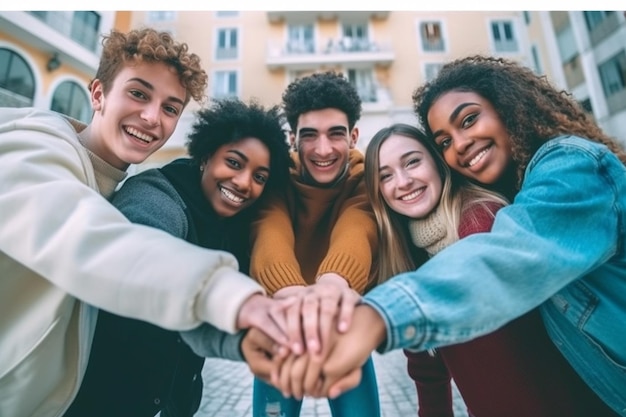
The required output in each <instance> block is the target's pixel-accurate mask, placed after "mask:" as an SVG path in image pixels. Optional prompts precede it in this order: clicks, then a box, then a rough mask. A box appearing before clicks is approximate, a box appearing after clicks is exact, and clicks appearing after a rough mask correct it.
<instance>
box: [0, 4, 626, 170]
mask: <svg viewBox="0 0 626 417" xmlns="http://www.w3.org/2000/svg"><path fill="white" fill-rule="evenodd" d="M624 19H625V18H624V13H623V12H582V11H570V12H549V11H470V12H468V11H464V12H454V11H442V12H433V11H429V12H420V11H225V10H224V11H122V12H0V23H1V25H0V100H6V101H4V103H8V105H35V106H39V107H44V108H55V109H59V110H61V111H63V112H66V113H68V114H70V115H72V116H74V117H77V116H80V117H77V118H79V119H80V118H82V117H84V116H85V115H87V114H88V113H89V110H85V106H84V102H85V96H86V95H87V90H86V85H87V82H88V80H89V79H90V77H92V76H93V74H94V73H95V66H96V65H97V57H98V48H99V46H100V44H99V42H94V41H93V39H94V37H95V36H94V34H96V33H106V32H107V31H108V30H109V29H110V28H111V27H116V28H120V29H127V28H139V27H143V26H152V27H155V28H157V29H161V30H167V31H170V32H171V33H173V34H174V35H175V36H176V38H177V39H179V40H181V41H185V42H187V43H188V44H189V46H190V49H191V50H192V51H193V52H195V53H197V54H198V55H200V57H201V59H202V62H203V63H204V66H205V68H206V70H207V72H208V74H209V82H210V85H209V90H208V91H207V95H208V96H209V97H211V98H223V97H240V98H242V99H244V100H248V99H250V98H256V99H258V100H259V101H260V102H262V103H264V104H266V105H271V104H275V103H279V102H280V97H281V94H282V92H283V90H284V89H285V87H286V86H287V85H288V84H289V83H290V82H291V81H293V80H294V79H296V78H297V77H300V76H303V75H306V74H310V73H313V72H316V71H323V70H329V69H333V70H338V71H341V72H343V73H344V74H345V76H346V77H347V78H348V79H349V80H350V82H352V83H353V84H354V86H355V87H356V88H357V90H358V91H359V94H360V95H361V98H362V100H363V115H362V118H361V120H360V122H359V124H358V126H359V129H360V132H361V139H360V141H359V144H358V146H359V148H361V149H364V148H365V147H366V145H367V143H368V142H369V140H370V138H371V136H372V135H373V134H374V133H375V132H376V131H377V130H378V129H379V128H380V127H382V126H385V125H388V124H390V123H394V122H409V123H414V122H415V118H414V115H413V112H412V108H411V104H412V103H411V94H412V92H413V90H414V89H415V88H416V87H417V86H418V85H419V84H421V83H423V82H424V81H425V80H428V79H430V78H432V77H434V76H435V75H436V74H437V71H438V70H439V68H441V66H442V65H443V64H444V63H445V62H447V61H449V60H451V59H454V58H457V57H460V56H465V55H469V54H476V53H482V54H490V55H497V56H502V57H507V58H511V59H515V60H518V61H520V62H522V63H523V64H525V65H527V66H529V67H530V68H532V69H533V70H534V71H535V72H537V73H538V74H545V75H547V76H548V78H550V79H551V80H553V81H554V82H555V84H557V85H558V86H560V87H562V88H565V89H568V90H569V91H571V92H572V93H573V94H574V96H575V97H576V98H577V99H578V100H579V101H580V102H581V103H582V104H583V106H585V108H586V109H587V110H588V111H589V112H590V113H592V114H593V115H594V117H595V118H596V120H598V122H599V123H600V124H601V125H602V126H603V127H604V128H605V129H606V130H607V131H608V132H609V133H611V134H613V135H614V136H618V137H621V138H622V139H624V140H626V127H624V126H626V124H625V123H624V122H625V121H626V120H625V119H626V86H625V85H626V55H625V52H624V48H625V45H626V25H625V24H624ZM75 26H76V29H74V27H75ZM81 28H87V29H81ZM81 30H87V31H88V33H89V34H88V35H84V34H81ZM85 44H87V45H85ZM3 54H5V55H6V54H9V55H10V56H11V57H12V58H11V60H12V61H11V62H13V63H12V64H11V67H10V69H8V67H6V65H5V64H4V63H5V62H6V60H5V59H4V57H3ZM16 57H17V58H16ZM15 62H18V64H16V63H15ZM55 62H60V63H61V65H60V66H58V68H56V64H55ZM3 65H4V69H3ZM16 65H17V66H20V68H22V69H20V68H17V67H16ZM48 67H49V68H48ZM23 68H26V70H24V69H23ZM13 73H20V74H23V73H30V79H31V81H22V79H20V81H19V82H16V81H14V78H12V77H14V75H11V74H13ZM22 78H24V76H23V75H22ZM26 78H28V76H27V77H26ZM22 84H24V85H25V86H28V85H30V86H31V87H29V88H26V87H23V86H22ZM68 85H69V86H71V87H68ZM68 90H71V91H70V93H67V92H66V91H68ZM72 91H73V92H72ZM76 91H78V92H76ZM68 95H70V96H71V97H72V98H71V99H69V101H70V103H75V102H76V103H82V104H80V105H74V104H73V105H71V106H69V107H68V104H67V103H66V104H65V107H61V106H60V105H58V104H56V103H57V102H61V101H62V100H61V99H63V100H65V101H64V102H67V101H68V99H67V98H65V97H66V96H68ZM16 96H17V97H16ZM75 96H80V97H81V98H78V99H76V98H74V97H75ZM7 97H10V99H9V98H7ZM55 97H59V98H55ZM10 100H18V101H17V102H14V101H10ZM12 103H13V104H12ZM87 104H88V102H87ZM3 105H7V104H3ZM74 108H78V109H80V110H72V109H74ZM68 109H69V110H68ZM197 109H198V105H197V104H195V103H193V102H192V103H190V105H189V106H188V108H187V109H186V111H185V113H184V114H183V116H182V117H181V121H180V122H179V125H178V128H177V129H176V131H175V132H174V135H173V137H172V139H170V141H169V142H168V144H167V145H166V146H164V148H163V149H162V150H161V151H159V152H158V153H157V154H155V155H154V156H153V157H152V158H150V159H149V160H148V161H147V162H146V163H145V164H143V165H142V166H141V167H139V169H145V168H147V167H150V166H155V165H160V164H162V163H164V162H167V161H169V160H171V159H173V158H176V157H178V156H181V155H184V153H185V150H184V144H185V137H186V133H187V132H188V131H189V128H190V125H191V123H192V122H193V118H194V112H195V111H196V110H197ZM81 112H82V113H81Z"/></svg>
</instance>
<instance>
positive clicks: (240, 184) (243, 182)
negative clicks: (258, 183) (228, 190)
mask: <svg viewBox="0 0 626 417" xmlns="http://www.w3.org/2000/svg"><path fill="white" fill-rule="evenodd" d="M232 182H233V184H234V185H235V188H237V191H239V192H241V193H243V194H246V193H247V192H248V191H249V190H250V185H251V184H252V174H251V173H250V172H248V171H240V172H239V173H238V174H237V175H235V176H234V177H233V179H232Z"/></svg>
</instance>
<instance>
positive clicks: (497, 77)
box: [412, 55, 626, 189]
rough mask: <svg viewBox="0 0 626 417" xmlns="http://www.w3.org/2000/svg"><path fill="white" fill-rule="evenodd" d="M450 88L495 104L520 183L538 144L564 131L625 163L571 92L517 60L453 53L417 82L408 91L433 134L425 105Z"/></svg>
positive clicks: (620, 151)
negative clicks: (449, 59)
mask: <svg viewBox="0 0 626 417" xmlns="http://www.w3.org/2000/svg"><path fill="white" fill-rule="evenodd" d="M450 91H462V92H473V93H476V94H478V95H480V96H481V97H483V98H485V99H486V100H488V101H489V102H490V103H491V104H492V105H493V107H494V109H495V111H496V112H497V113H498V115H499V116H500V120H502V122H503V123H504V125H505V128H506V129H507V131H508V133H509V135H510V139H511V142H512V159H513V161H514V163H515V166H516V167H517V184H516V186H517V188H518V189H519V187H520V185H521V182H522V179H523V175H524V170H525V169H526V166H527V165H528V162H529V161H530V159H531V158H532V156H533V155H534V153H535V152H536V151H537V149H538V148H539V147H540V146H541V145H542V144H543V143H545V142H546V141H548V140H549V139H552V138H554V137H556V136H559V135H562V134H572V135H577V136H581V137H584V138H587V139H589V140H592V141H594V142H599V143H602V144H604V145H606V146H607V147H608V148H609V149H610V150H611V151H612V152H613V153H615V154H616V155H617V156H618V157H619V158H620V160H621V161H622V162H623V163H625V164H626V154H625V153H624V150H623V148H622V147H621V146H620V145H619V144H618V142H617V141H616V140H615V139H613V138H611V137H609V136H608V135H607V134H605V133H604V132H603V131H602V129H601V128H600V127H599V126H598V125H597V124H596V123H595V122H594V121H593V119H592V118H591V117H590V116H589V115H588V114H587V113H586V112H585V111H584V110H583V109H582V108H581V106H580V105H579V104H578V102H577V101H576V100H575V99H573V98H572V95H571V94H570V93H568V92H566V91H561V90H558V89H556V88H555V87H554V86H553V85H552V84H551V83H550V82H549V81H548V79H547V78H546V77H545V76H538V75H536V74H535V73H533V72H532V70H530V69H529V68H527V67H525V66H522V65H521V64H519V63H517V62H515V61H512V60H507V59H502V58H495V57H488V56H482V55H474V56H469V57H466V58H461V59H457V60H454V61H452V62H450V63H448V64H446V65H444V66H443V67H442V68H441V71H440V72H439V74H438V75H437V77H436V78H435V79H434V80H432V81H430V82H427V83H425V84H424V85H422V86H420V87H418V88H417V89H416V90H415V91H414V93H413V96H412V98H413V106H414V107H413V108H414V111H415V113H416V115H417V118H418V119H419V121H420V123H421V124H422V126H423V127H424V129H425V130H426V133H427V134H428V135H429V136H431V137H432V131H431V129H430V127H429V126H428V111H429V110H430V108H431V106H432V105H433V103H434V102H435V101H436V100H437V99H438V98H439V97H441V96H442V95H443V94H445V93H447V92H450Z"/></svg>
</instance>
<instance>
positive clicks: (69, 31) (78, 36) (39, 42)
mask: <svg viewBox="0 0 626 417" xmlns="http://www.w3.org/2000/svg"><path fill="white" fill-rule="evenodd" d="M114 13H115V12H103V14H105V19H104V20H105V23H106V24H104V25H101V27H100V29H101V30H105V31H108V30H109V29H110V27H111V25H112V22H113V17H114ZM0 26H2V28H3V29H4V30H5V32H6V33H8V34H10V35H11V36H13V37H15V38H17V39H20V40H21V41H22V42H24V43H25V44H27V45H30V46H32V47H34V48H37V49H39V50H42V51H47V52H50V53H51V54H52V53H57V54H58V58H59V59H60V61H61V62H62V63H66V64H69V65H70V66H73V67H74V68H76V69H78V70H80V71H84V72H86V73H89V74H93V73H95V71H96V69H97V68H98V62H99V57H100V53H101V45H100V42H99V40H100V39H99V37H100V34H99V33H98V32H96V31H95V30H93V29H88V28H87V27H86V26H85V25H83V24H81V22H80V21H75V20H74V19H72V12H63V11H53V12H51V11H48V12H23V11H0Z"/></svg>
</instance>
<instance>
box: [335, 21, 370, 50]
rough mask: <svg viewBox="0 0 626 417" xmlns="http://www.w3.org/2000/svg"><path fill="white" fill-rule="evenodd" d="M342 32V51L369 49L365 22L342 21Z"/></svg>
mask: <svg viewBox="0 0 626 417" xmlns="http://www.w3.org/2000/svg"><path fill="white" fill-rule="evenodd" d="M342 34H343V37H342V38H341V47H342V49H343V50H344V51H367V50H368V49H369V35H368V32H367V24H362V23H355V24H348V23H344V24H343V28H342Z"/></svg>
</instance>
